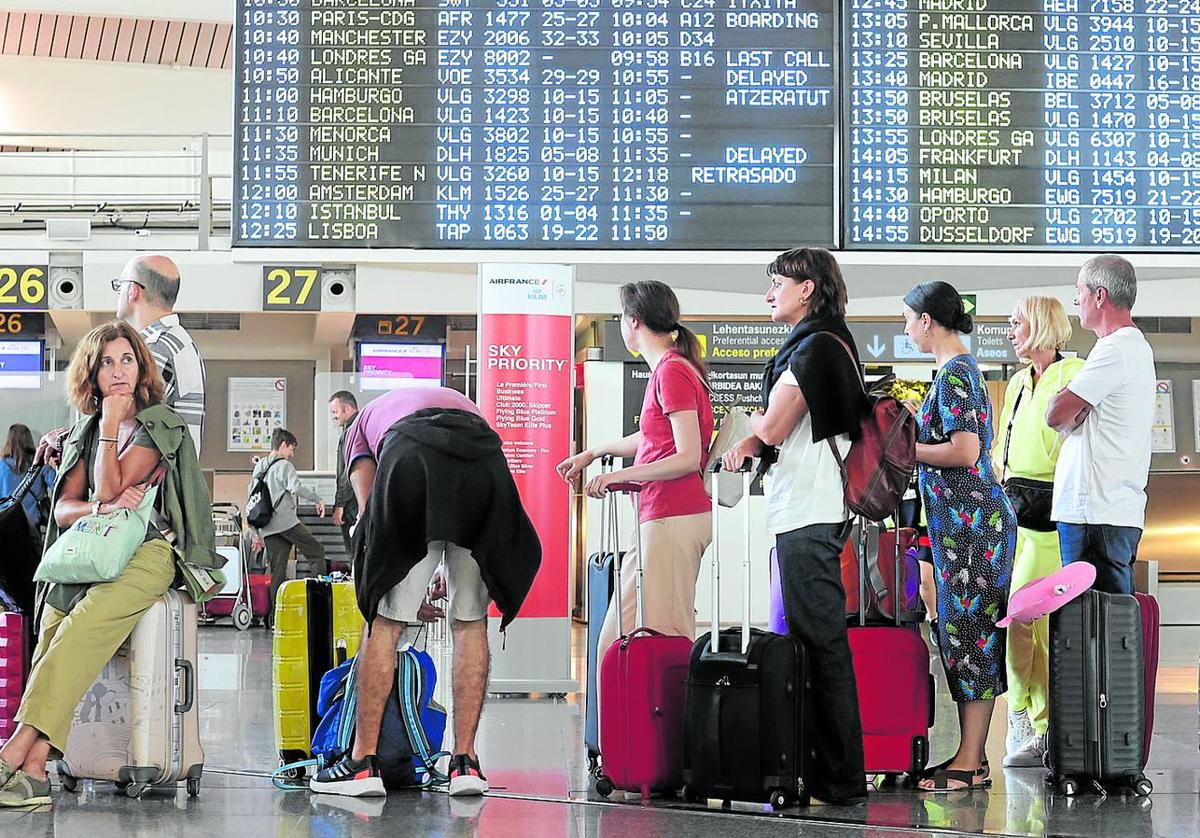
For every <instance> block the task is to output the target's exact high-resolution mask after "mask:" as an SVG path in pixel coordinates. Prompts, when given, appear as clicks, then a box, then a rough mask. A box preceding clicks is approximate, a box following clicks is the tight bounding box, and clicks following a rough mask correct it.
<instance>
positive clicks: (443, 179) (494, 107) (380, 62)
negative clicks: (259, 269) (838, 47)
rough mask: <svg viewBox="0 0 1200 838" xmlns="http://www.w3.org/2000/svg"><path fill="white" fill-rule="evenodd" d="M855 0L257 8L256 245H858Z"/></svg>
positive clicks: (250, 215) (241, 98) (295, 1)
mask: <svg viewBox="0 0 1200 838" xmlns="http://www.w3.org/2000/svg"><path fill="white" fill-rule="evenodd" d="M836 8H837V6H836V5H835V3H834V2H833V0H238V12H237V15H238V17H237V20H238V28H237V38H236V41H235V43H236V62H235V63H236V92H235V96H236V101H235V120H234V124H235V137H236V143H235V145H236V150H235V164H234V187H233V189H234V196H233V219H232V227H233V240H234V244H235V245H238V246H256V245H257V246H275V247H277V246H292V245H294V246H305V247H341V246H345V247H420V248H598V249H604V248H609V249H618V248H619V249H627V248H635V249H636V248H658V249H777V248H781V247H788V246H792V245H794V244H795V243H797V242H801V241H803V242H806V243H810V244H824V245H834V244H836V242H835V239H834V222H835V218H836V215H837V212H838V211H837V209H836V208H835V206H834V188H835V187H834V183H835V179H836V175H835V154H834V148H835V145H836V143H837V141H838V136H837V135H838V129H837V125H836V112H837V109H838V98H839V94H838V91H837V88H836V84H835V78H836V72H835V71H836V67H835V66H834V65H835V50H834V46H835V42H836V38H837V32H838V27H839V24H838V20H837V13H836Z"/></svg>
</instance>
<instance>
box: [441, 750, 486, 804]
mask: <svg viewBox="0 0 1200 838" xmlns="http://www.w3.org/2000/svg"><path fill="white" fill-rule="evenodd" d="M487 790H488V781H487V777H484V776H483V772H482V771H480V770H479V762H478V760H473V759H471V758H470V757H469V756H467V755H466V754H456V755H455V756H454V757H453V758H452V759H451V760H450V796H451V797H472V796H474V795H480V794H486V793H487Z"/></svg>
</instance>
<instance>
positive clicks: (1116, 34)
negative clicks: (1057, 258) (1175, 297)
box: [843, 0, 1200, 250]
mask: <svg viewBox="0 0 1200 838" xmlns="http://www.w3.org/2000/svg"><path fill="white" fill-rule="evenodd" d="M845 32H846V39H845V48H844V53H843V63H844V72H845V73H846V84H845V87H844V90H845V107H844V114H845V141H846V146H845V147H846V167H845V168H846V170H845V173H844V174H845V202H844V208H845V213H846V214H845V227H844V235H845V244H846V246H847V247H865V248H887V247H922V248H933V247H962V248H979V247H987V248H993V247H1011V248H1020V249H1040V248H1051V249H1057V248H1081V249H1093V250H1099V249H1110V248H1114V249H1115V248H1134V249H1137V248H1147V249H1153V248H1164V249H1169V248H1180V249H1181V248H1190V247H1193V246H1195V245H1196V244H1197V243H1198V238H1200V5H1197V3H1196V2H1195V0H847V2H846V26H845Z"/></svg>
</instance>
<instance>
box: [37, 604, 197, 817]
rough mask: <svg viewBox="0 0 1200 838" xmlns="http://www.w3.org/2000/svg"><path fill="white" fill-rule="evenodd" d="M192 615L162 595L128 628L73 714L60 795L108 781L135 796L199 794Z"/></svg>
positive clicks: (190, 610)
mask: <svg viewBox="0 0 1200 838" xmlns="http://www.w3.org/2000/svg"><path fill="white" fill-rule="evenodd" d="M197 633H198V631H197V609H196V603H195V602H193V601H192V598H191V597H190V596H188V595H187V594H186V593H184V592H182V591H176V590H169V591H167V592H166V593H165V594H164V595H163V596H162V597H161V598H160V599H159V600H158V601H157V602H156V603H154V605H152V606H150V610H149V611H147V612H146V613H145V614H143V615H142V618H141V619H140V620H138V622H137V625H136V626H134V629H133V633H132V634H131V635H130V636H129V639H128V640H126V641H125V643H124V644H123V645H122V646H121V648H120V649H118V650H117V653H116V654H115V655H113V658H112V660H110V661H109V662H108V663H107V664H106V665H105V667H104V669H103V671H102V672H101V673H100V677H99V678H97V679H96V682H95V683H94V684H93V685H92V687H91V688H90V689H89V690H88V691H87V693H86V694H85V695H84V697H83V700H82V701H81V702H80V703H79V706H78V707H77V708H76V710H75V721H74V723H73V724H72V725H71V734H70V736H69V737H68V738H67V752H66V754H65V755H64V757H63V759H62V760H60V761H59V763H58V774H59V777H60V778H61V779H62V784H63V788H64V789H66V790H67V791H72V790H74V788H75V787H76V781H77V780H82V779H87V780H107V781H110V782H114V783H116V784H117V786H118V787H119V788H124V789H125V793H126V794H128V795H129V796H130V797H140V796H141V795H142V793H143V792H145V791H146V789H147V788H149V787H150V786H165V785H170V786H174V785H176V784H177V783H180V782H186V783H187V790H188V794H190V795H191V796H193V797H195V796H196V795H197V794H199V793H200V775H201V773H202V771H203V769H204V749H203V748H202V747H201V746H200V714H199V708H198V703H197V701H196V698H197V689H196V656H197V649H196V641H197Z"/></svg>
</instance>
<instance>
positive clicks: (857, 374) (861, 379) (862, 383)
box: [817, 331, 867, 484]
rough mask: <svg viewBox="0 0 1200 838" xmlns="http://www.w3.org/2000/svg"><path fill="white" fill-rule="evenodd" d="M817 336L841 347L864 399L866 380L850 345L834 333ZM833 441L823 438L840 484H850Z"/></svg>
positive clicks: (832, 438) (829, 438) (821, 333)
mask: <svg viewBox="0 0 1200 838" xmlns="http://www.w3.org/2000/svg"><path fill="white" fill-rule="evenodd" d="M817 334H819V335H829V336H830V337H831V338H833V339H834V340H836V341H837V342H838V343H840V344H841V345H842V349H844V350H846V356H847V357H849V358H850V365H851V366H852V367H854V375H855V377H856V378H857V379H858V384H859V386H860V387H862V391H863V397H864V398H865V397H866V395H867V380H866V379H865V378H864V377H863V374H862V370H861V369H859V367H858V361H856V360H855V359H854V352H853V351H852V350H851V349H850V345H849V344H847V343H846V341H844V340H843V339H842V337H841V335H838V334H836V333H834V332H829V331H824V332H817ZM834 440H835V437H833V436H831V437H826V438H825V441H826V442H828V443H829V450H830V451H832V452H833V458H834V459H835V460H837V464H838V470H839V471H840V472H841V473H842V483H843V484H848V483H849V482H850V475H849V474H847V473H846V461H845V460H843V459H842V452H841V451H838V447H837V443H836V442H835V441H834Z"/></svg>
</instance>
